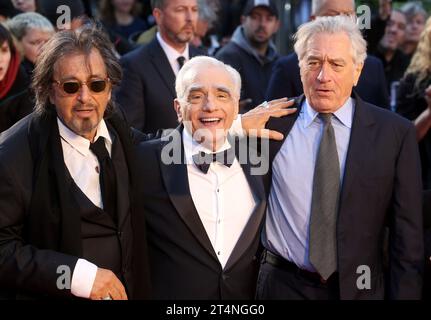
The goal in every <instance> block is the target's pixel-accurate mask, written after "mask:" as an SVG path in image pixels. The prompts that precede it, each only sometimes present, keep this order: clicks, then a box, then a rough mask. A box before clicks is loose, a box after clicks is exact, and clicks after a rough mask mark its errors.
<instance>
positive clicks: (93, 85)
mask: <svg viewBox="0 0 431 320" xmlns="http://www.w3.org/2000/svg"><path fill="white" fill-rule="evenodd" d="M109 81H110V80H109V78H106V79H92V80H90V81H86V82H82V81H78V80H64V81H58V80H54V81H53V83H55V84H57V85H58V87H59V88H60V89H61V90H62V91H63V92H64V93H65V94H76V93H77V92H78V91H79V90H80V89H81V87H82V86H83V85H86V86H87V87H88V89H90V91H91V92H93V93H103V92H104V91H105V89H106V87H107V85H108V82H109Z"/></svg>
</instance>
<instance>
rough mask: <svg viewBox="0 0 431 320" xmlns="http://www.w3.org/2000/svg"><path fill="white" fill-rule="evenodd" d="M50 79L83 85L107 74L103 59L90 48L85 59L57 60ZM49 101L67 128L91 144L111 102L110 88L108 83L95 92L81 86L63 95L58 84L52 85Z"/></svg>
mask: <svg viewBox="0 0 431 320" xmlns="http://www.w3.org/2000/svg"><path fill="white" fill-rule="evenodd" d="M53 77H54V79H53V81H59V82H64V81H78V82H80V83H83V82H89V81H91V80H97V79H106V78H107V72H106V67H105V63H104V62H103V59H102V56H101V55H100V53H99V52H98V51H97V50H95V49H93V50H92V51H91V53H90V55H88V56H86V55H84V54H82V53H74V54H70V55H67V56H64V57H62V58H61V59H59V60H58V61H57V62H56V63H55V65H54V76H53ZM49 99H50V102H51V103H52V104H53V105H55V108H56V111H57V115H58V117H59V118H60V119H61V121H62V122H63V123H64V124H65V125H66V126H67V127H68V128H69V129H71V130H72V131H73V132H75V133H76V134H78V135H80V136H82V137H84V138H86V139H88V140H90V141H92V140H93V138H94V136H95V135H96V130H97V126H98V125H99V123H100V121H101V120H102V118H103V115H104V113H105V110H106V106H107V104H108V101H109V100H110V99H111V85H110V84H109V83H108V85H107V87H106V89H105V90H104V91H102V92H99V93H94V92H92V91H90V89H89V88H88V86H87V85H84V84H83V85H82V86H81V88H80V89H79V91H78V92H77V93H75V94H66V93H65V92H64V91H63V90H62V89H61V88H60V85H58V84H56V83H53V85H52V88H51V92H50V98H49Z"/></svg>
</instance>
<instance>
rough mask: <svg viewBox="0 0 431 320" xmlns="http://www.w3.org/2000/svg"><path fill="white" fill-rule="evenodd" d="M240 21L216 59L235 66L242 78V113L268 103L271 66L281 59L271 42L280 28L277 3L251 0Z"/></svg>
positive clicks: (269, 0) (268, 0)
mask: <svg viewBox="0 0 431 320" xmlns="http://www.w3.org/2000/svg"><path fill="white" fill-rule="evenodd" d="M241 22H242V24H241V25H240V26H239V27H238V28H237V29H236V30H235V32H234V34H233V36H232V39H231V41H230V42H229V43H228V44H227V45H226V46H225V47H223V48H222V49H221V50H220V51H219V52H218V53H217V55H216V58H217V59H219V60H221V61H223V62H225V63H227V64H230V65H231V66H233V67H234V68H235V69H236V70H237V71H238V72H239V73H240V75H241V80H242V82H243V86H242V92H241V100H242V101H243V103H242V104H241V109H242V110H240V112H241V113H242V112H245V111H248V110H249V109H250V108H252V107H253V106H255V105H257V104H259V103H261V102H262V101H263V100H265V92H266V88H267V86H268V83H269V79H270V76H271V71H272V67H273V65H274V63H275V62H276V60H277V59H278V54H277V52H276V48H275V46H274V44H273V43H272V41H271V38H272V36H273V35H274V34H275V33H276V32H277V30H278V28H279V20H278V10H277V6H276V3H275V1H272V0H249V1H248V2H247V4H246V6H245V9H244V12H243V15H242V17H241Z"/></svg>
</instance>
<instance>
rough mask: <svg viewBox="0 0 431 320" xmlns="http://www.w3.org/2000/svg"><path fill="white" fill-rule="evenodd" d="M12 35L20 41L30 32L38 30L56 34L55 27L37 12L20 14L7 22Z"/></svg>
mask: <svg viewBox="0 0 431 320" xmlns="http://www.w3.org/2000/svg"><path fill="white" fill-rule="evenodd" d="M7 26H8V27H9V30H10V31H11V32H12V34H13V35H14V36H15V38H17V39H18V40H19V41H21V39H22V38H23V37H24V36H25V35H26V34H27V32H28V30H31V29H37V30H41V31H45V32H53V33H54V32H55V30H54V26H53V25H52V24H51V22H50V21H49V20H48V19H47V18H45V17H44V16H43V15H41V14H39V13H36V12H26V13H20V14H18V15H16V16H15V17H13V18H12V19H10V20H9V21H8V22H7Z"/></svg>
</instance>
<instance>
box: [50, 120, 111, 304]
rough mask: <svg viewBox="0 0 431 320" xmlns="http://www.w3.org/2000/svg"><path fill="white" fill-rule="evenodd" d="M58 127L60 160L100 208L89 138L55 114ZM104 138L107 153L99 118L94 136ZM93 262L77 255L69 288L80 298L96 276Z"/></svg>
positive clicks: (108, 145)
mask: <svg viewBox="0 0 431 320" xmlns="http://www.w3.org/2000/svg"><path fill="white" fill-rule="evenodd" d="M57 124H58V130H59V133H60V138H61V146H62V148H63V157H64V163H65V164H66V167H67V169H68V170H69V173H70V175H71V177H72V179H73V180H74V182H75V183H76V185H77V186H78V187H79V188H80V189H81V191H82V192H83V193H84V194H85V195H86V196H87V198H88V199H90V200H91V202H93V203H94V204H95V205H96V206H98V207H99V208H102V209H103V203H102V194H101V190H100V183H99V173H98V171H99V170H98V168H97V167H98V166H99V161H98V160H97V157H96V156H95V155H94V154H93V153H92V152H91V151H90V141H89V140H88V139H86V138H84V137H81V136H79V135H77V134H76V133H75V132H73V131H72V130H70V129H69V128H68V127H66V126H65V125H64V124H63V123H62V122H61V121H60V119H59V118H57ZM99 137H104V138H105V145H106V148H107V150H108V153H109V155H111V150H112V139H111V136H110V135H109V131H108V128H107V127H106V123H105V121H104V120H102V121H101V122H100V124H99V126H98V128H97V133H96V136H95V138H94V141H96V140H97V139H98V138H99ZM96 168H97V169H96ZM96 273H97V266H96V265H95V264H93V263H91V262H89V261H87V260H85V259H78V262H77V263H76V266H75V269H74V271H73V275H72V283H71V292H72V294H73V295H75V296H77V297H81V298H89V297H90V293H91V289H92V287H93V283H94V279H95V278H96Z"/></svg>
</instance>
